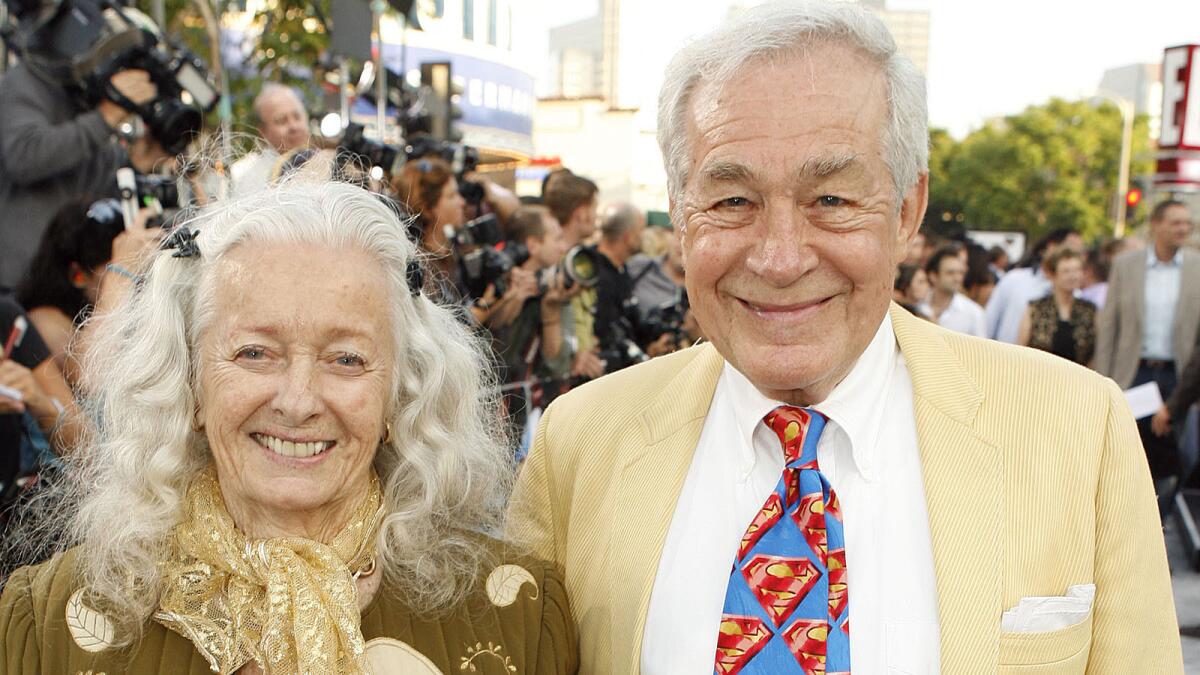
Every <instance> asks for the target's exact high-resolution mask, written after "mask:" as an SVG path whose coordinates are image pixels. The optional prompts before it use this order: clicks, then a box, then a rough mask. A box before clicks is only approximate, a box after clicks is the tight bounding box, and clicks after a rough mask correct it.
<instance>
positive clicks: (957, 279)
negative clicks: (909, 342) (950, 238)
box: [921, 245, 987, 337]
mask: <svg viewBox="0 0 1200 675" xmlns="http://www.w3.org/2000/svg"><path fill="white" fill-rule="evenodd" d="M961 250H962V247H961V246H955V245H947V246H943V247H942V248H939V249H938V250H937V251H934V253H933V255H932V256H930V257H929V262H927V263H925V276H926V277H927V278H928V279H929V287H930V293H929V300H928V301H927V302H925V303H924V304H923V306H922V307H921V310H922V311H923V312H925V315H926V316H928V317H930V318H932V319H933V320H934V321H936V322H937V323H938V325H939V326H941V327H943V328H949V329H950V330H954V331H958V332H959V333H966V334H967V335H974V336H975V337H987V319H986V317H985V315H984V312H983V308H982V307H980V306H979V305H977V304H975V301H974V300H971V299H970V298H968V297H967V296H966V295H963V292H962V290H963V279H964V278H965V277H966V275H967V265H966V263H964V262H963V260H962V256H961V255H959V252H960V251H961Z"/></svg>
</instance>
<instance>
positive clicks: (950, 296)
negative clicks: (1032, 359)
mask: <svg viewBox="0 0 1200 675" xmlns="http://www.w3.org/2000/svg"><path fill="white" fill-rule="evenodd" d="M1194 231H1195V219H1194V216H1193V215H1192V212H1191V209H1190V208H1189V206H1188V205H1187V204H1186V203H1184V202H1182V201H1178V200H1174V199H1164V200H1162V201H1160V202H1159V203H1158V204H1157V205H1156V206H1155V207H1154V208H1153V210H1152V211H1151V213H1150V215H1149V225H1148V227H1147V231H1146V236H1145V239H1144V240H1143V239H1138V238H1125V239H1117V240H1104V241H1099V242H1095V243H1094V244H1093V245H1092V246H1090V247H1085V242H1084V240H1083V238H1082V237H1081V236H1080V235H1079V233H1078V232H1077V231H1075V230H1074V229H1072V228H1070V227H1064V228H1058V229H1055V230H1053V231H1051V232H1050V233H1049V234H1047V235H1046V236H1044V237H1042V238H1041V239H1040V240H1038V241H1037V242H1035V243H1034V244H1033V246H1031V247H1030V250H1029V252H1028V254H1027V255H1026V256H1025V257H1024V258H1023V259H1022V260H1021V261H1019V262H1018V263H1017V264H1016V265H1014V266H1013V267H1012V268H1011V269H1008V268H1006V266H1005V264H1004V261H1005V260H1006V258H1007V255H1006V254H1005V252H1004V250H1003V249H1002V248H1000V247H996V248H993V249H991V250H987V249H984V248H983V247H982V246H980V245H978V244H975V243H974V242H971V241H969V240H967V241H947V242H939V241H935V240H934V239H933V238H932V237H930V236H928V235H926V236H919V237H918V239H917V241H916V242H915V243H914V245H913V247H912V248H911V249H910V250H909V253H908V256H907V258H906V260H905V261H904V262H903V263H901V264H900V265H899V267H898V268H897V272H896V281H895V284H894V291H893V297H894V299H895V301H896V302H898V303H900V304H901V305H902V306H904V307H905V308H906V309H908V310H909V311H910V312H912V313H914V314H916V315H917V316H920V317H922V318H925V319H928V320H930V321H934V322H936V323H938V324H940V325H941V326H943V327H945V328H948V329H950V330H954V331H958V332H961V333H965V334H968V335H974V336H976V337H981V338H990V339H993V340H999V341H1002V342H1008V343H1011V344H1017V345H1022V346H1026V347H1032V348H1034V349H1039V350H1042V351H1045V352H1049V353H1051V354H1054V355H1056V356H1058V357H1061V358H1064V359H1067V360H1069V361H1073V362H1075V363H1078V364H1081V365H1084V366H1086V367H1088V368H1092V369H1094V370H1096V371H1098V372H1099V373H1101V374H1102V375H1105V376H1107V377H1111V378H1112V379H1113V380H1114V381H1116V382H1117V384H1118V385H1120V386H1121V387H1122V388H1123V389H1129V388H1131V387H1137V386H1141V385H1145V384H1148V383H1151V382H1153V383H1155V384H1156V386H1157V387H1158V392H1159V396H1160V398H1161V399H1162V405H1161V406H1160V407H1159V409H1158V411H1157V412H1156V413H1154V414H1153V415H1152V416H1147V417H1145V418H1143V419H1142V420H1140V421H1139V427H1140V429H1141V432H1142V442H1143V444H1144V445H1145V447H1146V452H1147V458H1148V460H1149V462H1150V468H1151V472H1152V474H1153V475H1154V477H1155V478H1156V479H1157V480H1159V481H1162V482H1163V483H1164V484H1165V486H1166V487H1165V488H1163V489H1160V499H1161V503H1160V506H1161V507H1162V509H1163V511H1164V515H1165V513H1166V512H1167V510H1168V509H1170V508H1171V500H1172V499H1173V495H1174V489H1175V487H1176V486H1177V485H1178V484H1179V482H1180V481H1181V480H1182V479H1185V478H1186V475H1184V474H1185V472H1186V471H1188V470H1189V469H1190V467H1189V466H1185V464H1186V462H1185V460H1184V459H1183V455H1182V454H1181V450H1180V447H1179V444H1180V438H1181V436H1182V435H1183V431H1184V429H1183V422H1184V421H1185V420H1186V415H1187V411H1188V409H1189V408H1190V407H1191V406H1192V405H1193V404H1194V403H1196V402H1197V401H1200V395H1198V391H1197V387H1200V384H1197V383H1196V382H1194V381H1193V380H1195V378H1196V377H1198V376H1200V353H1196V351H1195V350H1194V349H1193V346H1194V345H1195V340H1196V337H1197V332H1198V331H1200V322H1198V319H1200V297H1197V294H1196V290H1197V289H1200V258H1198V257H1197V256H1198V254H1197V252H1196V250H1195V249H1194V248H1191V247H1189V241H1190V239H1191V237H1192V235H1193V233H1194Z"/></svg>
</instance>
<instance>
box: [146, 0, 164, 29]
mask: <svg viewBox="0 0 1200 675" xmlns="http://www.w3.org/2000/svg"><path fill="white" fill-rule="evenodd" d="M150 12H151V14H152V15H153V17H154V23H156V24H158V27H159V28H161V29H162V30H163V32H166V30H167V9H166V3H165V2H164V0H154V2H153V3H151V5H150Z"/></svg>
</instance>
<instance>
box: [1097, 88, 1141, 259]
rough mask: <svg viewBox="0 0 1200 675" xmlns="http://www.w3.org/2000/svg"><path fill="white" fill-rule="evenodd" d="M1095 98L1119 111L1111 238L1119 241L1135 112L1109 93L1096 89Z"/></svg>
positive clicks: (1122, 235) (1131, 151)
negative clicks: (1118, 158)
mask: <svg viewBox="0 0 1200 675" xmlns="http://www.w3.org/2000/svg"><path fill="white" fill-rule="evenodd" d="M1095 96H1096V98H1103V99H1108V100H1109V101H1111V102H1113V103H1114V104H1116V106H1117V110H1120V111H1121V125H1122V128H1121V165H1120V166H1119V167H1117V194H1116V195H1114V196H1113V204H1114V205H1115V206H1116V209H1117V225H1116V227H1114V228H1113V236H1114V237H1116V238H1118V239H1120V238H1121V237H1124V236H1125V195H1126V194H1128V193H1129V163H1130V161H1132V157H1131V155H1132V154H1133V117H1134V114H1135V112H1136V111H1135V110H1134V107H1133V101H1130V100H1129V99H1127V98H1125V97H1124V96H1121V95H1119V94H1115V93H1113V92H1111V91H1107V90H1104V89H1098V90H1096V94H1095Z"/></svg>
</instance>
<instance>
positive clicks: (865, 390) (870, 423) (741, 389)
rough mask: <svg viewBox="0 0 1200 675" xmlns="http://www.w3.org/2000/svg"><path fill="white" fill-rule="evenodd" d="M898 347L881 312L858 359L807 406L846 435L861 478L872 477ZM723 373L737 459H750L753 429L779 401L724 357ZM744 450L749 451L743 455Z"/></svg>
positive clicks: (752, 445) (746, 460) (890, 321)
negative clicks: (822, 396)
mask: <svg viewBox="0 0 1200 675" xmlns="http://www.w3.org/2000/svg"><path fill="white" fill-rule="evenodd" d="M898 354H899V347H898V346H897V344H896V333H895V330H894V329H893V327H892V320H891V318H889V317H888V316H884V319H883V321H882V322H881V323H880V325H879V329H878V330H876V331H875V337H874V338H872V339H871V342H870V343H869V344H868V345H867V348H866V350H864V351H863V353H862V354H861V355H860V356H859V357H858V361H857V362H856V363H855V364H854V367H853V368H852V369H851V370H850V374H849V375H847V376H846V378H845V379H843V380H842V381H841V382H840V383H838V385H837V386H836V387H834V388H833V391H832V392H830V394H829V396H828V397H827V398H826V399H825V400H824V401H822V402H820V403H818V404H816V405H814V406H812V407H813V408H816V409H817V410H818V411H819V412H821V413H822V414H824V415H825V416H826V417H828V418H829V420H830V421H831V422H832V423H833V424H834V425H836V426H837V427H838V428H839V429H841V430H842V431H843V432H844V433H845V434H846V436H847V437H848V438H849V439H850V454H851V456H852V457H853V459H854V464H855V466H856V467H857V468H858V471H859V473H860V474H862V476H863V478H864V479H866V480H868V481H870V480H874V473H873V468H874V464H875V458H876V456H877V445H878V444H877V440H878V438H877V437H878V431H879V427H880V424H881V421H882V417H883V414H884V409H885V405H884V404H885V403H886V402H887V396H888V392H889V389H890V387H891V382H892V373H893V372H894V371H895V368H896V361H897V356H898ZM722 377H723V379H725V381H727V382H728V383H729V390H728V391H729V394H730V397H729V398H730V404H731V406H732V408H733V415H734V422H735V424H736V426H737V431H738V434H739V435H740V436H741V437H742V438H743V439H744V440H745V441H746V442H745V443H741V444H739V449H738V452H739V453H743V456H741V457H739V460H740V461H741V462H743V463H744V464H745V465H747V466H750V465H753V462H754V457H753V448H754V431H755V429H757V428H758V425H759V424H760V423H762V420H763V418H764V417H766V415H767V413H769V412H771V411H772V410H774V409H775V408H777V407H779V406H781V405H784V403H783V402H781V401H777V400H774V399H770V398H767V397H766V396H764V395H763V394H762V392H760V391H759V390H758V388H757V387H755V386H754V384H753V383H752V382H750V380H749V379H747V378H746V376H745V375H743V374H742V373H741V372H739V371H738V370H737V369H736V368H734V367H733V366H732V365H730V364H729V362H728V361H726V362H725V370H724V372H723V374H722ZM744 453H749V455H746V454H744Z"/></svg>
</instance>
